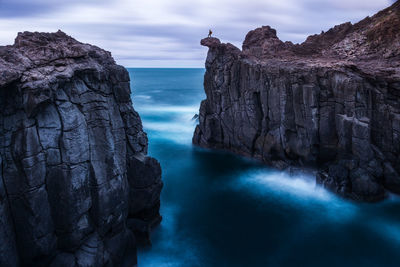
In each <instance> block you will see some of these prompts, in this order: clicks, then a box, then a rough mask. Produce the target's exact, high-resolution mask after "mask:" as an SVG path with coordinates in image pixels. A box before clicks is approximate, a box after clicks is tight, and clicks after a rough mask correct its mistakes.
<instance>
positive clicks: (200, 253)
mask: <svg viewBox="0 0 400 267" xmlns="http://www.w3.org/2000/svg"><path fill="white" fill-rule="evenodd" d="M129 73H130V75H131V87H132V96H133V104H134V107H135V109H136V110H137V111H138V112H139V113H140V116H141V118H142V121H143V126H144V129H145V131H146V132H147V133H148V137H149V154H150V155H151V156H153V157H155V158H157V159H158V160H159V161H160V163H161V166H162V170H163V180H164V189H163V192H162V196H161V214H162V216H163V221H162V223H161V225H160V226H158V227H157V228H156V229H155V231H154V232H153V233H152V247H150V248H140V249H139V252H138V264H139V267H145V266H155V267H159V266H362V267H365V266H400V199H399V198H398V197H395V196H392V197H390V198H389V199H388V200H385V201H384V202H380V203H376V204H365V203H364V204H361V203H354V202H351V201H347V200H343V199H341V198H338V197H336V196H335V195H333V194H331V193H329V192H327V191H325V190H324V189H322V188H320V187H318V186H316V185H315V181H314V179H313V178H312V177H309V176H307V175H305V174H296V175H289V174H287V173H284V172H279V171H276V170H274V169H271V168H268V167H267V166H263V165H261V164H259V163H257V162H254V161H252V160H250V159H245V158H241V157H237V156H234V155H232V154H229V153H223V152H215V151H209V150H205V149H200V148H197V147H193V146H192V144H191V138H192V134H193V131H194V127H195V124H196V123H195V122H194V121H192V120H191V119H192V117H193V115H194V114H195V113H198V108H199V105H200V101H201V100H202V99H204V98H205V94H204V91H203V75H204V69H129Z"/></svg>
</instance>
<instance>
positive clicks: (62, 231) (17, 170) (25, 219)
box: [0, 31, 162, 266]
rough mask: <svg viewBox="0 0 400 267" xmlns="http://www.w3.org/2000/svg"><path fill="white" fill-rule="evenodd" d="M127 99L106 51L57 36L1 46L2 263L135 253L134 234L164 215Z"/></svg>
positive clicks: (111, 259) (102, 260) (156, 175)
mask: <svg viewBox="0 0 400 267" xmlns="http://www.w3.org/2000/svg"><path fill="white" fill-rule="evenodd" d="M130 93H131V92H130V86H129V75H128V72H127V71H126V69H125V68H123V67H122V66H118V65H116V64H115V62H114V60H113V58H112V57H111V54H110V53H109V52H106V51H104V50H102V49H100V48H98V47H95V46H92V45H88V44H82V43H80V42H78V41H76V40H74V39H73V38H71V37H69V36H67V35H66V34H65V33H63V32H61V31H58V32H57V33H37V32H35V33H30V32H24V33H19V34H18V36H17V38H16V39H15V43H14V45H12V46H3V47H0V254H1V257H0V266H18V265H22V266H49V265H51V266H104V265H107V266H115V265H118V264H119V263H120V261H121V259H122V258H123V256H124V254H125V253H127V254H134V255H135V254H136V248H135V244H136V241H135V235H134V233H135V234H139V235H148V233H143V231H145V232H146V231H149V229H150V228H151V227H152V226H153V225H154V224H156V223H158V222H159V221H160V219H161V217H160V215H159V205H160V192H161V188H162V181H161V169H160V165H159V163H158V162H157V160H155V159H153V158H150V157H147V156H146V154H147V136H146V133H144V132H143V130H142V123H141V120H140V117H139V115H138V113H136V112H135V110H134V109H133V107H132V102H131V98H130ZM138 225H139V226H138ZM142 225H145V226H146V227H144V228H145V229H144V230H141V228H140V227H142ZM128 226H129V227H128ZM142 228H143V227H142ZM134 258H136V256H135V257H134ZM133 261H135V259H134V260H133ZM133 264H135V262H133Z"/></svg>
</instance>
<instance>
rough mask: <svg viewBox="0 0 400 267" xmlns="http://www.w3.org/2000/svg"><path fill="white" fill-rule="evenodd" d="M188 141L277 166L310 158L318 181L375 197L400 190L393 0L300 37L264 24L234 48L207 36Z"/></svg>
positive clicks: (398, 46) (398, 35)
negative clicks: (286, 38) (292, 38)
mask: <svg viewBox="0 0 400 267" xmlns="http://www.w3.org/2000/svg"><path fill="white" fill-rule="evenodd" d="M201 44H202V45H204V46H208V47H209V51H208V55H207V60H206V73H205V76H204V89H205V92H206V95H207V99H206V100H204V101H203V102H202V103H201V107H200V115H199V125H198V126H197V127H196V130H195V133H194V136H193V143H194V144H196V145H200V146H203V147H207V148H217V149H226V150H230V151H233V152H235V153H239V154H242V155H246V156H250V157H254V158H257V159H260V160H262V161H264V162H266V163H268V164H272V165H274V166H277V167H279V168H285V167H287V166H288V165H301V166H303V165H306V166H315V167H317V168H318V169H319V173H318V175H317V182H318V183H320V184H322V185H323V186H325V187H326V188H328V189H330V190H332V191H334V192H337V193H339V194H340V195H342V196H345V197H349V198H352V199H356V200H364V201H376V200H379V199H382V198H383V197H384V196H385V193H386V191H387V190H390V191H393V192H396V193H400V177H399V173H400V2H396V3H395V4H394V5H393V6H391V7H390V8H387V9H385V10H383V11H381V12H379V13H378V14H376V15H375V16H373V17H371V18H366V19H364V20H362V21H361V22H359V23H357V24H355V25H352V24H351V23H345V24H342V25H339V26H335V27H334V28H332V29H330V30H329V31H327V32H326V33H321V34H320V35H313V36H310V37H308V38H307V40H306V41H305V42H304V43H302V44H296V45H294V44H292V43H291V42H285V43H284V42H282V41H281V40H279V39H278V38H277V36H276V31H275V30H274V29H271V28H270V27H269V26H264V27H261V28H258V29H256V30H254V31H251V32H249V33H248V34H247V36H246V39H245V41H244V43H243V49H242V50H240V49H238V48H236V47H234V46H233V45H231V44H221V43H220V42H219V40H218V39H216V38H206V39H203V40H202V41H201Z"/></svg>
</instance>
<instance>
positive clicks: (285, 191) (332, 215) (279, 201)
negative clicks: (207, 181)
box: [231, 170, 359, 223]
mask: <svg viewBox="0 0 400 267" xmlns="http://www.w3.org/2000/svg"><path fill="white" fill-rule="evenodd" d="M231 186H232V187H233V188H234V189H235V190H240V191H245V192H247V193H249V194H251V195H253V196H256V197H257V198H258V199H259V200H260V201H270V202H274V203H275V204H276V205H289V206H291V207H293V208H295V209H299V210H300V209H302V210H306V211H307V213H308V215H310V216H311V217H312V216H313V214H314V215H318V216H315V218H318V219H319V220H324V219H328V220H335V221H337V222H338V223H344V222H346V221H349V220H351V219H353V218H354V216H357V214H358V211H359V208H358V207H357V206H356V205H355V204H354V203H352V202H350V201H347V200H344V199H342V198H340V197H338V196H336V195H334V194H333V193H331V192H329V191H327V190H326V189H324V188H322V187H320V186H318V185H317V184H316V182H315V177H314V176H311V175H305V174H294V175H290V174H289V173H287V172H279V171H270V170H258V171H254V170H253V171H249V172H246V173H243V174H242V175H240V177H239V178H238V179H237V180H235V181H233V184H232V185H231Z"/></svg>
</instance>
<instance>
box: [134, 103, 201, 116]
mask: <svg viewBox="0 0 400 267" xmlns="http://www.w3.org/2000/svg"><path fill="white" fill-rule="evenodd" d="M198 111H199V107H198V106H170V105H157V106H151V105H146V106H140V112H141V113H142V112H145V113H153V112H154V113H162V112H169V113H190V114H192V116H193V115H194V114H195V113H198Z"/></svg>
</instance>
